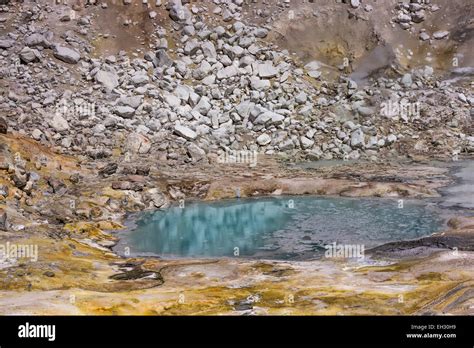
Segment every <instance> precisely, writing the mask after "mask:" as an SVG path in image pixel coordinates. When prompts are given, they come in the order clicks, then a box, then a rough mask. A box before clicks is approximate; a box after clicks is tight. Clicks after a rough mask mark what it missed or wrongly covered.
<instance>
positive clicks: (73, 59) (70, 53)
mask: <svg viewBox="0 0 474 348" xmlns="http://www.w3.org/2000/svg"><path fill="white" fill-rule="evenodd" d="M53 55H54V56H55V57H56V58H57V59H59V60H61V61H63V62H65V63H68V64H76V63H77V62H79V60H80V59H81V55H80V54H79V52H77V51H76V50H74V49H71V48H68V47H64V46H59V45H55V46H54V49H53Z"/></svg>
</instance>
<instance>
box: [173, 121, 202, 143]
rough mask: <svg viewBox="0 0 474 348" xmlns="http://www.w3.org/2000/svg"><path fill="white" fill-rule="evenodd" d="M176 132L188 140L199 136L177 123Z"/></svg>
mask: <svg viewBox="0 0 474 348" xmlns="http://www.w3.org/2000/svg"><path fill="white" fill-rule="evenodd" d="M174 132H175V133H176V134H177V135H179V136H181V137H183V138H185V139H187V140H194V139H196V138H197V133H196V132H195V131H193V130H192V129H191V128H188V127H186V126H181V125H176V126H174Z"/></svg>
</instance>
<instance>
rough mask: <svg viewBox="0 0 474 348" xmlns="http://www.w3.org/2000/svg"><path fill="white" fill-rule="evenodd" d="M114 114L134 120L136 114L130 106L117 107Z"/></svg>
mask: <svg viewBox="0 0 474 348" xmlns="http://www.w3.org/2000/svg"><path fill="white" fill-rule="evenodd" d="M114 113H115V114H116V115H119V116H120V117H122V118H132V117H133V115H134V114H135V109H134V108H131V107H130V106H123V105H122V106H117V107H116V108H115V109H114Z"/></svg>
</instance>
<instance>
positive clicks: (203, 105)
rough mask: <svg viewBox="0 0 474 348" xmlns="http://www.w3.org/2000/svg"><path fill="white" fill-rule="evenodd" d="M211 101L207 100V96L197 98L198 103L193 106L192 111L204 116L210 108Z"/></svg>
mask: <svg viewBox="0 0 474 348" xmlns="http://www.w3.org/2000/svg"><path fill="white" fill-rule="evenodd" d="M211 107H212V105H211V103H210V102H209V98H207V97H202V98H201V99H200V100H199V103H198V104H197V105H196V106H195V107H194V111H197V112H199V113H200V114H201V115H204V116H206V115H207V113H208V112H209V110H211Z"/></svg>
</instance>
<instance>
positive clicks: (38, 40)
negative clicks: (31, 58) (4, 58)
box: [25, 33, 51, 48]
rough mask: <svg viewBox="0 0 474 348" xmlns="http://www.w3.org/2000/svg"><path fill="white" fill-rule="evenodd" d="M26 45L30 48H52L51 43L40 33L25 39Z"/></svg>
mask: <svg viewBox="0 0 474 348" xmlns="http://www.w3.org/2000/svg"><path fill="white" fill-rule="evenodd" d="M25 45H26V46H28V47H35V46H42V47H44V48H48V47H50V46H51V43H50V42H49V41H48V40H47V39H46V38H45V37H44V36H43V35H42V34H39V33H34V34H31V35H29V36H27V37H26V38H25Z"/></svg>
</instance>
